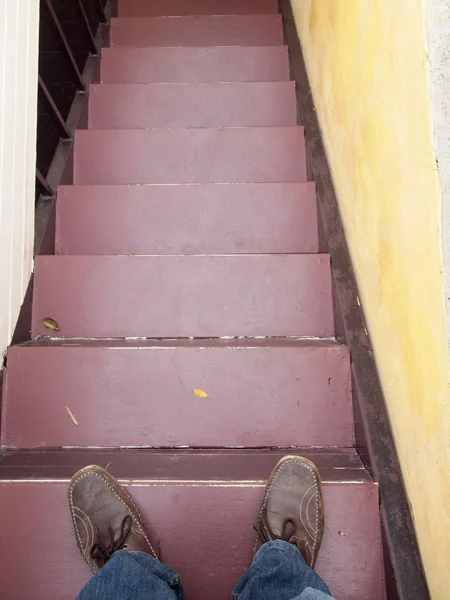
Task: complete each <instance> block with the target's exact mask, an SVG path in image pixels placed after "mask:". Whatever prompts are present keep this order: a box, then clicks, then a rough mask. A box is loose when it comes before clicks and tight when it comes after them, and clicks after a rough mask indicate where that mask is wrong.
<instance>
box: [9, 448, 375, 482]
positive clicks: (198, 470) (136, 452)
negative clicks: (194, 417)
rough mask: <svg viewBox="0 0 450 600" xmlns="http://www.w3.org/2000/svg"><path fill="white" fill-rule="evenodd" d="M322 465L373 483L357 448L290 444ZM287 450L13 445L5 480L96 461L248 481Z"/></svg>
mask: <svg viewBox="0 0 450 600" xmlns="http://www.w3.org/2000/svg"><path fill="white" fill-rule="evenodd" d="M289 454H291V455H292V454H294V455H296V456H304V457H306V458H308V459H309V460H311V461H312V462H313V463H314V464H315V465H316V467H317V468H318V469H319V473H320V477H321V480H322V482H324V483H347V482H351V483H372V479H371V477H370V476H369V474H368V473H367V471H366V470H365V468H364V465H363V464H362V462H361V459H360V458H359V456H358V455H357V454H356V450H355V449H354V448H333V449H316V448H289ZM285 455H286V450H267V449H260V448H259V449H257V450H254V449H248V448H247V449H245V450H237V449H233V450H224V449H223V448H219V449H217V450H214V449H208V450H192V449H164V450H155V449H145V448H139V449H127V450H124V449H119V448H113V449H110V448H108V449H105V448H102V449H86V448H81V449H80V448H76V449H52V450H49V449H43V450H21V451H18V450H7V451H5V452H4V453H3V455H2V460H1V461H0V481H1V480H8V481H9V480H13V479H28V480H30V479H33V480H37V479H40V480H48V479H60V480H67V481H68V480H69V479H70V478H71V477H72V475H73V474H74V473H75V472H76V471H79V470H80V469H81V468H83V467H85V466H86V465H87V464H92V465H108V464H109V465H114V475H115V476H116V477H119V478H125V479H128V480H131V481H132V480H136V479H138V480H154V481H160V482H167V481H168V480H171V481H202V482H204V483H208V482H209V483H210V484H211V485H213V484H214V483H215V482H222V483H224V482H229V483H231V482H234V483H236V481H245V482H247V484H248V485H250V484H252V485H261V483H264V482H265V481H266V480H267V474H268V473H271V471H272V469H273V468H274V467H275V465H276V464H277V463H278V462H279V461H280V460H281V459H282V458H283V456H285Z"/></svg>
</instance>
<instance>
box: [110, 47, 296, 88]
mask: <svg viewBox="0 0 450 600" xmlns="http://www.w3.org/2000/svg"><path fill="white" fill-rule="evenodd" d="M100 77H101V79H100V80H101V82H102V83H158V82H159V83H178V82H181V83H183V82H197V81H198V82H201V81H203V82H209V81H289V78H290V74H289V58H288V52H287V47H286V46H209V47H206V48H203V47H201V48H195V47H194V48H103V49H102V60H101V64H100Z"/></svg>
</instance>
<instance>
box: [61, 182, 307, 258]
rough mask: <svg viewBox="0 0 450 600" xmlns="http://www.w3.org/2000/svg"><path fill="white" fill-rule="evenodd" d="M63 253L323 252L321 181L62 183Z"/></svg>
mask: <svg viewBox="0 0 450 600" xmlns="http://www.w3.org/2000/svg"><path fill="white" fill-rule="evenodd" d="M55 244H56V253H57V254H79V255H83V254H97V255H101V254H220V253H226V254H245V253H250V254H258V253H261V254H264V253H268V254H270V253H298V252H317V251H318V233H317V209H316V198H315V187H314V184H309V183H308V184H260V185H257V184H254V185H248V184H243V185H190V186H183V185H174V186H88V187H86V186H62V187H60V188H59V191H58V202H57V221H56V241H55Z"/></svg>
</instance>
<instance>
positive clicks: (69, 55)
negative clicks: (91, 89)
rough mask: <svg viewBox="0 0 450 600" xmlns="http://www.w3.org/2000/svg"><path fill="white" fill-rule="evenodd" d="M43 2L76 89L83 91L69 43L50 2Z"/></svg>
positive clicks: (46, 0) (83, 87) (79, 74)
mask: <svg viewBox="0 0 450 600" xmlns="http://www.w3.org/2000/svg"><path fill="white" fill-rule="evenodd" d="M44 1H45V4H46V5H47V8H48V11H49V13H50V16H51V18H52V20H53V23H54V25H55V27H56V30H57V32H58V35H59V38H60V40H61V43H62V45H63V48H64V50H65V52H66V56H67V59H68V61H69V63H70V65H71V67H72V71H73V75H74V77H75V81H76V84H77V88H78V89H79V90H80V91H85V85H84V82H83V78H82V77H81V73H80V70H79V68H78V65H77V63H76V61H75V58H74V56H73V53H72V50H71V49H70V45H69V42H68V41H67V38H66V35H65V33H64V31H63V28H62V27H61V23H60V22H59V19H58V15H57V14H56V12H55V9H54V8H53V5H52V2H51V0H44Z"/></svg>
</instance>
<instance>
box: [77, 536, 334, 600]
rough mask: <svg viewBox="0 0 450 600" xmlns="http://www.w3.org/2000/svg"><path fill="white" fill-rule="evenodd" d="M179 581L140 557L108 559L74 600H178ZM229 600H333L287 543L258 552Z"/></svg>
mask: <svg viewBox="0 0 450 600" xmlns="http://www.w3.org/2000/svg"><path fill="white" fill-rule="evenodd" d="M182 597H183V592H182V588H181V581H180V576H179V575H178V573H176V571H173V570H172V569H171V568H170V567H167V566H166V565H164V564H162V563H159V562H158V561H156V560H155V559H154V558H152V557H151V556H150V555H149V554H144V553H143V552H125V551H124V550H120V551H119V552H116V553H115V554H113V556H112V558H111V560H110V561H109V562H108V563H107V564H106V565H105V566H104V567H103V569H101V570H100V571H99V572H98V573H97V574H96V575H94V577H92V579H91V580H90V581H89V582H88V584H87V585H86V587H85V588H84V589H83V590H82V592H81V593H80V594H79V595H78V596H77V599H76V600H182ZM233 599H234V600H330V599H331V600H332V598H331V596H330V592H329V590H328V588H327V586H326V585H325V583H324V582H323V581H322V579H321V578H320V577H319V576H318V575H317V573H316V572H315V571H313V570H312V569H310V568H309V567H308V565H307V564H306V563H305V561H304V560H303V558H302V556H301V554H300V552H299V551H298V550H297V548H295V547H294V546H292V545H291V544H288V543H287V542H283V541H280V540H275V541H273V542H268V543H267V544H264V545H263V546H261V548H260V549H259V550H258V552H257V553H256V554H255V557H254V559H253V563H252V566H251V567H250V569H249V570H248V571H247V573H245V575H244V576H243V577H242V578H241V580H240V581H239V583H238V584H237V586H236V587H235V588H234V590H233Z"/></svg>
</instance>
